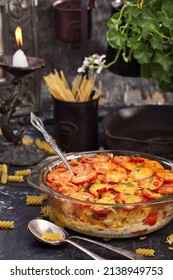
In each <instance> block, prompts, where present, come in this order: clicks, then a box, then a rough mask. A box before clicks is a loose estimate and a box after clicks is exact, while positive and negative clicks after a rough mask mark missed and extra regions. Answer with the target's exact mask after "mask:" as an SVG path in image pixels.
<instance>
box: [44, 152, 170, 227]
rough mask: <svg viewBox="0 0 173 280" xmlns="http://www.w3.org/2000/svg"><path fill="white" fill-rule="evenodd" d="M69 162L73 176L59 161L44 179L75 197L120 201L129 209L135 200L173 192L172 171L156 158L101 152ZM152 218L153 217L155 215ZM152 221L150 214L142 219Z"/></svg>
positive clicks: (100, 208) (99, 209)
mask: <svg viewBox="0 0 173 280" xmlns="http://www.w3.org/2000/svg"><path fill="white" fill-rule="evenodd" d="M69 164H70V166H71V167H72V170H73V172H74V176H73V175H72V174H71V173H70V172H69V170H68V169H67V167H66V166H65V165H64V163H61V164H59V166H58V167H57V168H56V169H54V170H52V171H50V173H49V174H48V175H47V178H46V179H47V184H48V185H49V186H50V188H52V189H53V190H55V191H56V192H59V193H61V194H65V195H69V196H71V197H74V198H75V197H76V198H79V199H80V198H81V200H83V199H86V200H87V201H92V202H98V203H99V202H100V203H101V202H102V203H104V202H105V201H106V202H105V203H108V204H123V209H126V210H131V209H133V208H134V207H136V206H135V205H134V203H140V202H147V201H151V200H156V199H159V198H162V197H164V196H166V195H170V194H173V171H172V170H166V169H164V167H163V166H162V165H161V163H160V162H158V161H154V160H150V159H145V158H143V157H140V156H137V157H134V156H133V157H129V156H113V155H111V154H104V153H103V154H99V155H95V156H92V157H88V156H86V155H84V156H81V158H80V159H72V160H70V161H69ZM82 198H83V199H82ZM124 204H128V205H124ZM130 204H131V205H130ZM126 206H127V207H126ZM93 209H95V211H96V212H97V213H101V212H102V213H103V212H104V213H105V212H107V210H108V209H107V208H106V210H105V208H104V209H103V207H101V206H99V207H98V208H93ZM109 210H110V209H109ZM154 217H155V219H156V214H155V215H154ZM153 220H154V218H153V215H152V216H148V217H147V219H146V220H144V222H145V223H148V224H152V223H154V222H153Z"/></svg>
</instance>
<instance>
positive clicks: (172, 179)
mask: <svg viewBox="0 0 173 280" xmlns="http://www.w3.org/2000/svg"><path fill="white" fill-rule="evenodd" d="M156 176H158V177H159V178H162V179H163V180H164V181H165V183H173V171H172V170H158V171H157V172H156Z"/></svg>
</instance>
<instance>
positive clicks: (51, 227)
mask: <svg viewBox="0 0 173 280" xmlns="http://www.w3.org/2000/svg"><path fill="white" fill-rule="evenodd" d="M28 231H29V233H30V234H31V235H32V236H33V237H34V238H35V239H37V240H39V241H41V242H43V243H46V244H49V245H61V244H63V243H65V242H66V243H70V244H72V245H74V246H75V247H77V248H78V249H80V250H82V251H83V252H85V253H86V254H88V255H89V256H90V257H92V258H93V259H95V260H104V258H102V257H100V256H98V255H97V254H95V253H93V252H91V251H90V250H88V249H86V248H84V247H83V246H81V245H79V244H78V243H75V242H74V241H72V240H71V239H81V240H84V241H87V242H90V243H94V244H97V245H99V246H101V247H103V248H105V249H108V250H111V251H113V252H116V253H118V254H120V255H123V256H125V257H127V258H128V259H131V260H143V259H145V258H144V257H143V256H141V255H139V254H137V253H135V252H133V251H130V250H126V249H122V248H119V247H115V246H111V245H109V244H107V243H103V242H99V241H95V240H92V239H89V238H86V237H81V236H75V235H74V236H69V234H68V233H67V232H66V231H65V230H64V229H62V228H60V227H59V226H57V225H55V224H53V223H51V222H49V221H47V220H42V219H34V220H31V221H30V222H29V223H28ZM46 232H47V233H58V234H59V235H60V237H61V238H60V240H46V239H44V238H43V237H42V236H43V233H46Z"/></svg>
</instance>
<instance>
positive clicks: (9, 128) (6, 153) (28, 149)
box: [0, 55, 45, 166]
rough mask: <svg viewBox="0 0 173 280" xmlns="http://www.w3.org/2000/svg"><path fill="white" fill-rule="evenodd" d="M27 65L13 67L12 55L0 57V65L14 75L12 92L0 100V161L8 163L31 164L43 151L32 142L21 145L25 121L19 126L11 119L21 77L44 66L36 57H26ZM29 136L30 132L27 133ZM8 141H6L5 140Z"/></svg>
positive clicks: (41, 156)
mask: <svg viewBox="0 0 173 280" xmlns="http://www.w3.org/2000/svg"><path fill="white" fill-rule="evenodd" d="M27 60H28V64H29V66H28V67H26V68H21V67H13V66H12V56H11V55H4V56H1V57H0V67H2V68H3V69H4V70H6V71H7V72H9V73H10V74H12V75H13V76H14V79H13V80H12V85H13V87H12V93H11V96H10V98H8V99H1V100H0V113H1V114H2V118H1V129H2V134H3V136H4V138H5V139H4V138H3V137H1V138H2V139H0V144H1V145H0V162H1V163H6V164H9V165H17V166H20V165H21V166H23V165H33V164H35V163H37V162H38V161H40V160H41V159H42V158H43V157H44V155H45V153H44V152H43V151H41V150H40V149H38V148H37V147H36V146H35V145H34V144H31V145H29V146H25V145H22V138H23V136H24V134H25V133H26V129H27V122H26V120H25V119H23V121H21V122H20V126H21V127H20V128H19V126H18V127H17V126H16V124H15V123H14V121H13V120H11V118H12V115H13V113H14V112H15V111H16V107H17V106H18V105H19V103H20V100H19V98H20V95H21V85H22V78H23V77H24V76H26V75H28V74H29V73H31V72H33V71H36V70H37V69H40V68H42V67H45V61H44V60H42V59H39V58H36V57H27ZM29 137H31V134H30V135H29ZM6 140H7V141H9V142H10V143H7V141H6Z"/></svg>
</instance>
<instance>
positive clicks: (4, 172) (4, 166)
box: [1, 163, 8, 184]
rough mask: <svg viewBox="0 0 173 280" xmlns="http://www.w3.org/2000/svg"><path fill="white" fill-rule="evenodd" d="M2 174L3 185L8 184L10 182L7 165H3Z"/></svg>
mask: <svg viewBox="0 0 173 280" xmlns="http://www.w3.org/2000/svg"><path fill="white" fill-rule="evenodd" d="M1 173H2V175H1V184H6V183H7V180H8V166H7V165H6V164H5V163H3V164H2V165H1Z"/></svg>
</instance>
